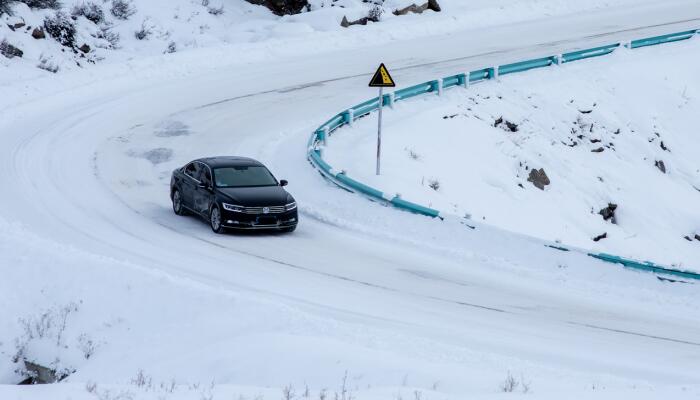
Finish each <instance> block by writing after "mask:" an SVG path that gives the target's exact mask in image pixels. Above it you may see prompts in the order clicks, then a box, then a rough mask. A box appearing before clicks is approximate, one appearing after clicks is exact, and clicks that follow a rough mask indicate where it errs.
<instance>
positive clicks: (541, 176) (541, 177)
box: [527, 168, 551, 190]
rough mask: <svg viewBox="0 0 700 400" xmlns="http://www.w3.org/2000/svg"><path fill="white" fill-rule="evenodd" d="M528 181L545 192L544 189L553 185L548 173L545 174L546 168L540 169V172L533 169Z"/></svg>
mask: <svg viewBox="0 0 700 400" xmlns="http://www.w3.org/2000/svg"><path fill="white" fill-rule="evenodd" d="M527 181H528V182H532V184H533V185H534V186H535V187H536V188H538V189H540V190H544V187H545V186H547V185H549V184H550V183H551V182H550V181H549V177H548V176H547V173H546V172H544V168H540V169H539V170H537V169H534V168H533V169H532V170H530V176H529V177H528V178H527Z"/></svg>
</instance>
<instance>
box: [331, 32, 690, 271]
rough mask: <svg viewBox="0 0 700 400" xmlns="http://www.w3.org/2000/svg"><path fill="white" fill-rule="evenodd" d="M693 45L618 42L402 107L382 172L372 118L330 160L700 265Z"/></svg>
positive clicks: (474, 206)
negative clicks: (631, 46)
mask: <svg viewBox="0 0 700 400" xmlns="http://www.w3.org/2000/svg"><path fill="white" fill-rule="evenodd" d="M698 51H700V40H697V39H694V40H692V41H691V42H688V43H679V44H673V45H669V46H665V47H662V48H649V49H640V50H633V51H630V50H619V51H617V52H616V53H615V54H614V55H612V56H610V57H607V58H604V59H596V60H591V61H586V62H581V63H576V64H571V65H566V66H563V67H561V68H548V69H545V70H538V71H530V72H528V73H526V74H517V75H513V76H507V77H503V78H502V79H500V81H499V82H487V83H484V84H480V85H476V86H474V87H472V88H470V89H468V90H462V89H457V90H453V91H450V92H447V93H446V94H445V96H444V97H442V98H437V97H432V96H431V97H427V98H421V99H417V100H415V101H410V102H407V103H401V104H398V105H397V107H396V110H393V111H391V112H388V113H387V120H388V121H389V122H388V124H387V126H386V133H385V138H384V158H383V174H382V176H381V177H376V176H375V175H374V153H375V150H374V149H375V147H376V126H375V124H376V121H374V118H366V119H363V120H362V121H360V122H359V123H358V124H357V125H356V126H355V127H354V128H351V129H347V130H344V131H340V133H339V134H337V135H335V136H334V137H333V140H332V141H331V142H330V146H329V147H328V151H327V158H328V160H329V162H330V163H331V165H334V166H336V168H343V169H347V170H348V173H349V174H350V176H355V177H358V178H359V179H360V180H361V181H364V182H369V183H370V184H372V185H373V186H374V187H378V188H382V190H385V191H388V192H389V193H400V194H402V195H403V197H404V198H406V199H409V200H412V201H417V202H419V203H421V204H426V205H430V206H431V207H434V208H437V209H439V210H442V211H443V212H446V213H451V214H455V215H457V216H460V217H463V216H466V217H467V218H470V219H474V220H477V221H482V222H486V223H489V224H493V225H495V226H499V227H503V228H505V229H508V230H511V231H515V232H520V233H523V234H529V235H533V236H537V237H540V238H543V239H545V240H550V241H557V242H562V243H566V244H570V245H574V246H578V247H581V248H584V249H594V250H596V251H601V252H607V253H613V254H621V255H624V256H626V257H631V258H636V259H642V260H647V259H648V260H654V261H657V262H663V263H666V264H669V265H676V266H681V267H685V268H695V269H696V270H699V271H700V264H699V261H698V260H700V213H698V204H700V159H699V158H698V157H697V155H698V154H700V140H698V132H697V127H698V126H700V115H698V113H697V112H696V111H697V110H698V108H699V107H700V97H699V96H700V79H699V78H698V75H697V73H696V70H697V62H698V57H697V54H698ZM540 169H543V170H544V174H542V176H541V178H540V177H538V175H540ZM533 180H534V181H539V180H542V182H541V187H540V188H537V187H536V185H535V184H534V183H533V182H532V181H533ZM541 189H543V190H541ZM611 204H612V205H613V206H612V208H611V207H610V205H611ZM613 208H614V209H613ZM604 209H605V211H602V210H604ZM603 214H605V215H603ZM601 235H605V236H606V237H605V238H601V237H600V236H601Z"/></svg>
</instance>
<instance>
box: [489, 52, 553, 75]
mask: <svg viewBox="0 0 700 400" xmlns="http://www.w3.org/2000/svg"><path fill="white" fill-rule="evenodd" d="M556 63H557V57H556V56H552V57H545V58H537V59H534V60H527V61H520V62H516V63H512V64H506V65H501V66H500V67H498V74H499V75H506V74H512V73H515V72H523V71H527V70H530V69H534V68H542V67H549V66H550V65H552V64H556Z"/></svg>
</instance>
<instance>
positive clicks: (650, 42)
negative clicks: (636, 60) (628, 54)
mask: <svg viewBox="0 0 700 400" xmlns="http://www.w3.org/2000/svg"><path fill="white" fill-rule="evenodd" d="M697 32H698V31H697V30H691V31H685V32H678V33H671V34H669V35H661V36H654V37H650V38H646V39H639V40H633V41H631V42H630V47H631V48H633V49H636V48H639V47H645V46H654V45H657V44H662V43H670V42H677V41H679V40H686V39H690V38H691V37H693V35H695V34H696V33H697Z"/></svg>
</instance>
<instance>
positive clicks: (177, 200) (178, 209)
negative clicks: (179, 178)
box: [172, 189, 187, 215]
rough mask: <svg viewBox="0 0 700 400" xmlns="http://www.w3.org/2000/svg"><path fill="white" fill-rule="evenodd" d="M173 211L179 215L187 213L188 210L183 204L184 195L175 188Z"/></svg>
mask: <svg viewBox="0 0 700 400" xmlns="http://www.w3.org/2000/svg"><path fill="white" fill-rule="evenodd" d="M172 200H173V212H175V214H177V215H187V211H186V210H185V206H183V205H182V195H181V194H180V191H179V190H177V189H175V191H174V192H173V197H172Z"/></svg>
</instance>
